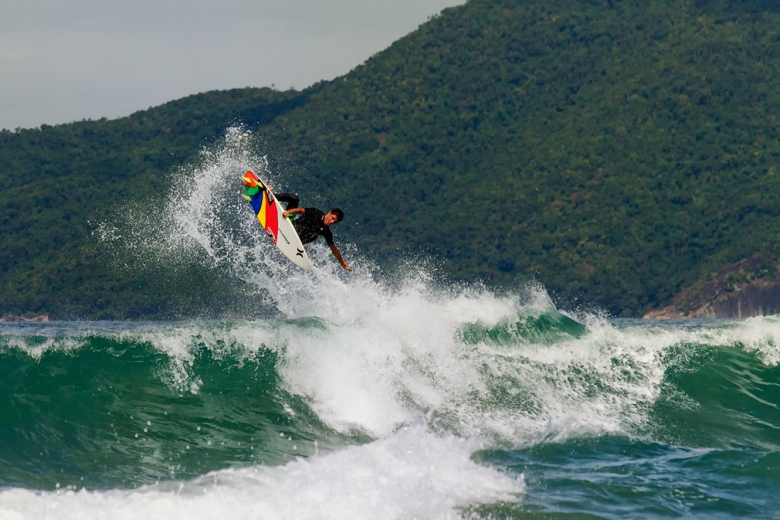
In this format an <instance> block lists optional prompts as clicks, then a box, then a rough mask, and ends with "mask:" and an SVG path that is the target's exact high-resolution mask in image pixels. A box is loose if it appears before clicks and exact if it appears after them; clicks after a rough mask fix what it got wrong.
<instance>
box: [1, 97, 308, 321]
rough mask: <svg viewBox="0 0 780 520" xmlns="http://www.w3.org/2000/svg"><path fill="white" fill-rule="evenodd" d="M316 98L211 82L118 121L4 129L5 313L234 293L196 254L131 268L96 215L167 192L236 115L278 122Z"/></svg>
mask: <svg viewBox="0 0 780 520" xmlns="http://www.w3.org/2000/svg"><path fill="white" fill-rule="evenodd" d="M305 98H306V96H302V95H300V94H299V93H293V92H287V93H280V92H274V91H272V90H270V89H242V90H231V91H227V92H210V93H206V94H200V95H197V96H190V97H187V98H184V99H181V100H179V101H174V102H171V103H167V104H165V105H162V106H160V107H157V108H154V109H150V110H146V111H142V112H138V113H136V114H133V115H132V116H130V117H126V118H122V119H118V120H115V121H105V120H102V121H82V122H78V123H73V124H69V125H58V126H46V125H44V126H42V127H41V128H39V129H33V130H19V131H16V132H9V131H7V130H6V131H2V132H0V207H2V208H3V210H2V219H1V220H0V237H2V240H1V241H0V315H2V314H4V313H12V314H17V315H18V314H28V315H30V314H50V315H52V316H53V317H64V316H66V317H100V318H121V317H144V316H146V317H149V316H166V315H172V314H175V315H182V314H186V313H187V312H188V311H194V310H199V309H201V308H203V307H204V306H203V303H204V301H214V302H220V301H225V302H228V301H229V300H228V299H223V300H221V299H220V298H219V297H218V295H219V294H220V293H224V292H225V291H229V290H230V287H229V284H228V285H226V282H229V280H227V281H226V280H219V279H214V277H213V274H212V275H211V276H203V273H202V272H200V271H199V270H198V267H197V261H196V260H193V262H192V265H191V266H190V268H189V269H178V270H176V271H172V272H158V273H139V272H134V271H133V270H132V269H130V270H128V269H120V268H119V266H118V265H117V261H116V258H114V257H113V256H111V255H108V252H107V251H105V250H103V249H102V248H101V244H100V243H99V240H98V239H97V237H96V236H95V235H94V233H93V232H94V231H95V229H96V227H95V226H96V224H97V223H99V222H100V221H102V220H104V219H107V218H109V217H110V216H111V215H112V214H113V213H112V212H113V211H115V210H116V208H117V207H121V205H122V204H123V203H124V202H125V201H129V200H133V199H137V200H143V199H145V198H149V197H154V196H156V195H157V194H159V193H160V191H161V190H163V189H164V188H165V187H166V186H167V175H166V174H168V173H170V172H171V171H172V169H173V168H174V167H176V166H177V165H179V164H182V162H184V161H186V160H187V159H188V158H190V157H191V156H192V155H193V154H195V153H197V152H198V150H200V148H201V147H203V146H204V145H208V143H209V141H211V140H213V139H215V138H217V137H219V136H220V135H221V133H222V132H223V130H224V128H225V127H226V126H228V125H230V124H233V123H235V122H236V121H244V122H245V123H246V124H252V125H255V126H256V125H259V124H263V123H267V122H269V121H271V120H273V118H275V117H277V116H278V115H279V114H281V113H284V112H285V111H288V110H291V109H293V108H294V107H295V106H297V104H299V103H302V102H304V101H305ZM122 261H123V262H133V261H134V259H133V258H132V256H128V257H127V258H123V259H122ZM174 288H179V289H174ZM215 296H216V297H215ZM219 310H229V309H216V311H219Z"/></svg>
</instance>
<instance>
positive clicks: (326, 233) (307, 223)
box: [276, 193, 333, 246]
mask: <svg viewBox="0 0 780 520" xmlns="http://www.w3.org/2000/svg"><path fill="white" fill-rule="evenodd" d="M276 200H278V201H279V202H284V203H286V204H287V209H288V210H291V209H295V208H297V207H298V196H297V195H293V194H291V193H280V194H278V195H276ZM303 209H304V210H306V213H304V214H303V215H301V214H297V215H295V219H294V220H293V227H294V228H295V231H296V232H297V233H298V236H299V237H300V238H301V242H303V243H304V244H308V243H309V242H314V241H315V240H317V237H318V236H320V235H322V236H323V237H324V238H325V242H327V243H328V245H329V246H332V245H333V233H331V231H330V228H329V227H328V226H326V225H325V222H323V220H322V219H323V218H325V213H323V212H322V211H320V210H318V209H317V208H303Z"/></svg>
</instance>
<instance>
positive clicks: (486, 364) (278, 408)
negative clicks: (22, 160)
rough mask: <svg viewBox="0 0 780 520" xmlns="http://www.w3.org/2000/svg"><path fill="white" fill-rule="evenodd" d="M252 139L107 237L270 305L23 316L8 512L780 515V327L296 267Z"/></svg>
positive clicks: (3, 445)
mask: <svg viewBox="0 0 780 520" xmlns="http://www.w3.org/2000/svg"><path fill="white" fill-rule="evenodd" d="M248 141H249V140H248V139H247V138H246V133H244V132H242V131H241V130H235V131H233V132H232V133H229V134H228V136H227V138H226V139H225V141H224V142H223V143H221V144H219V145H217V146H215V147H213V148H211V149H207V150H204V152H203V154H202V157H201V159H200V161H199V162H198V163H196V164H193V165H191V166H190V169H189V172H188V173H187V175H188V176H189V178H190V179H191V185H190V186H189V189H188V190H187V192H186V193H185V194H181V193H172V194H171V196H170V200H169V204H168V205H167V206H166V205H162V206H161V207H160V211H159V212H158V213H155V212H149V211H142V210H141V209H139V208H140V206H139V207H133V206H129V207H126V208H123V211H122V215H123V219H124V220H122V219H119V218H118V219H117V220H116V221H112V222H107V223H105V225H103V226H102V227H101V228H100V230H99V233H97V238H99V239H100V240H102V241H103V242H104V243H105V244H106V245H108V246H109V247H114V246H115V247H119V246H118V245H117V243H122V244H125V246H126V247H130V248H132V250H133V251H135V252H137V254H138V255H139V258H142V259H143V260H144V262H145V264H146V265H147V267H148V268H149V269H153V268H155V266H159V265H168V266H170V265H171V263H175V259H176V257H178V256H181V255H185V254H187V255H198V257H199V258H201V259H202V260H203V263H204V265H208V266H209V267H210V268H212V269H215V270H220V271H222V272H229V273H232V275H234V276H236V277H237V278H239V279H241V280H242V281H244V282H245V283H246V285H247V287H248V288H249V290H250V291H254V293H255V294H256V298H257V302H258V305H262V306H265V307H266V308H268V309H269V312H267V313H265V314H264V315H265V316H266V317H255V318H252V319H249V318H241V319H239V318H235V317H234V318H232V319H223V320H213V321H198V320H190V321H181V322H164V323H163V322H157V323H150V322H147V323H134V322H53V323H6V324H0V519H2V520H6V519H13V520H17V519H38V518H44V519H71V518H73V519H92V518H95V519H104V518H105V519H108V518H110V519H123V518H128V519H130V518H132V519H135V518H151V519H157V518H159V519H186V520H192V519H199V518H204V519H205V518H209V519H211V518H219V517H224V518H231V519H233V518H236V519H243V518H247V519H249V518H251V519H266V518H267V519H277V518H278V519H367V518H372V519H373V518H377V519H412V518H418V519H451V518H452V519H454V518H615V519H617V518H621V519H622V518H666V517H671V518H779V517H780V496H779V495H780V494H778V490H780V453H779V452H778V447H779V445H780V411H779V410H778V404H780V368H778V362H779V361H780V318H775V317H763V318H752V319H747V320H741V321H736V320H732V321H729V320H713V321H688V322H673V321H643V320H611V319H608V318H606V317H604V316H602V315H600V314H599V312H598V310H597V309H595V310H594V309H591V310H579V311H577V312H566V311H564V310H561V309H557V308H556V307H555V305H554V304H553V302H552V301H551V300H550V298H549V297H548V296H547V294H546V292H545V290H544V288H543V287H542V286H540V285H538V284H533V283H531V284H519V285H518V287H517V288H515V289H513V290H497V289H488V288H485V287H482V286H480V285H478V284H474V285H463V284H455V283H446V282H442V281H441V279H440V278H437V281H434V280H433V278H435V277H433V276H431V274H430V273H431V270H432V269H433V268H432V267H430V266H429V267H427V268H424V269H423V268H420V269H411V268H409V269H403V268H402V269H399V271H398V272H397V273H395V274H394V273H387V272H384V271H383V270H382V269H379V268H378V267H377V266H375V265H373V264H372V263H371V261H370V254H368V252H362V251H358V250H356V249H355V248H352V247H350V246H349V245H348V244H345V243H343V242H339V245H340V246H342V251H343V252H344V254H345V257H346V258H347V259H348V261H349V262H350V263H351V264H352V265H353V266H354V268H355V270H354V272H352V273H347V272H346V271H343V270H341V269H340V267H339V266H338V264H337V263H336V262H335V261H334V260H333V259H332V258H331V257H330V253H329V251H328V250H327V248H326V247H324V245H314V246H313V247H312V248H311V255H310V256H311V257H312V259H313V262H314V263H315V266H316V267H317V269H316V271H315V272H314V273H311V274H310V273H304V272H303V271H297V270H296V271H294V270H290V269H289V268H288V264H287V263H286V261H285V260H284V259H283V258H281V257H280V255H279V254H278V253H277V252H276V251H275V249H273V248H272V247H270V245H269V243H268V241H267V239H266V237H264V236H260V235H259V233H261V232H260V230H259V226H258V225H257V223H256V222H252V219H251V213H250V210H249V208H248V206H246V205H245V203H244V202H243V201H241V199H240V198H239V197H238V193H239V191H240V181H239V175H240V173H243V170H245V169H249V168H251V169H254V170H257V171H260V172H262V173H263V174H264V176H265V177H266V178H268V179H270V180H271V181H272V182H273V183H274V185H278V186H284V185H285V182H286V179H285V177H284V175H281V174H275V173H274V172H269V171H267V167H266V166H265V162H264V160H263V158H262V156H259V155H258V154H257V153H256V152H255V151H253V150H252V149H251V148H250V147H249V145H248V144H247V142H248ZM174 174H177V172H174ZM179 174H181V175H184V174H183V173H180V172H179ZM336 237H337V240H338V231H336ZM423 260H424V259H423ZM421 263H422V264H425V262H424V261H423V262H421Z"/></svg>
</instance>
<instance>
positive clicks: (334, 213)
mask: <svg viewBox="0 0 780 520" xmlns="http://www.w3.org/2000/svg"><path fill="white" fill-rule="evenodd" d="M342 220H344V212H343V211H341V209H339V208H333V209H332V210H330V211H328V212H327V213H325V217H324V218H323V219H322V221H323V222H324V223H325V225H326V226H330V225H332V224H335V223H336V222H341V221H342Z"/></svg>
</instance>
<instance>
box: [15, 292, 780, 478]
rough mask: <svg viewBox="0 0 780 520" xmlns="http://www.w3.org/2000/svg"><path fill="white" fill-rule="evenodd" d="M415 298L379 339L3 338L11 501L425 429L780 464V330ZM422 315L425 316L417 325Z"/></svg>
mask: <svg viewBox="0 0 780 520" xmlns="http://www.w3.org/2000/svg"><path fill="white" fill-rule="evenodd" d="M410 298H413V299H416V298H417V296H415V297H413V296H412V295H411V294H402V295H399V296H398V298H397V299H396V300H394V301H395V304H392V305H391V304H389V305H388V306H387V307H386V308H385V309H384V312H382V313H381V314H382V316H384V318H383V319H378V318H377V319H374V320H371V321H370V322H367V323H366V322H363V321H362V320H360V319H355V320H348V321H345V322H342V323H336V322H334V321H331V320H326V319H322V318H302V319H292V320H260V321H255V322H211V323H197V324H196V323H192V324H167V325H166V324H156V325H152V324H148V325H144V324H140V325H135V326H134V327H135V330H124V331H120V332H110V331H100V330H97V331H96V330H84V331H71V333H70V334H68V335H54V336H47V335H44V334H41V332H43V331H45V329H46V325H35V326H34V327H37V329H36V330H35V331H31V330H30V326H26V327H25V326H22V325H10V324H9V325H5V326H3V328H2V336H0V381H2V384H0V399H2V400H3V402H6V403H8V406H7V407H6V408H5V410H6V411H5V412H4V418H3V424H4V428H3V430H4V432H5V433H4V436H5V437H6V442H4V443H3V445H2V446H0V450H2V455H1V456H0V465H2V467H0V475H2V477H0V485H18V486H32V487H36V488H38V487H42V488H50V487H51V486H52V485H53V484H54V483H55V482H58V481H60V480H62V478H61V475H71V479H72V478H73V477H74V476H76V475H78V478H79V479H82V478H83V479H84V481H86V482H88V483H89V484H90V485H91V486H93V487H114V486H121V487H125V486H130V487H132V486H137V485H144V484H149V483H152V482H156V481H158V480H165V479H172V478H175V479H179V478H195V477H196V476H198V475H202V474H204V473H207V472H209V471H214V470H219V469H224V468H228V467H244V466H246V465H251V464H266V465H272V466H273V465H278V464H284V463H285V462H288V461H289V460H291V459H292V458H294V457H296V456H304V457H307V456H311V455H312V454H313V453H315V452H317V451H320V452H329V451H332V450H338V449H340V448H343V447H344V446H349V445H355V444H363V443H366V442H372V441H374V440H376V439H382V438H388V437H390V436H392V435H393V434H394V433H395V432H397V431H398V429H399V428H402V427H404V426H408V425H410V424H415V422H417V421H419V420H420V417H426V418H427V419H426V420H427V422H428V423H429V425H430V428H431V429H432V430H434V431H440V432H445V433H446V434H448V435H450V434H451V435H457V436H459V437H462V438H471V437H477V438H481V439H484V440H485V441H486V442H488V444H489V445H490V446H494V447H502V446H503V447H511V446H529V445H535V444H540V443H541V444H544V443H550V442H553V443H555V442H562V441H565V440H566V439H568V438H578V437H582V436H585V437H587V436H593V435H602V434H605V433H609V434H618V435H626V436H629V437H632V438H652V439H655V440H657V441H663V442H667V443H670V444H677V445H683V446H688V447H709V448H725V447H729V446H735V445H742V446H755V447H762V448H765V449H776V448H777V447H778V443H777V435H776V432H777V429H778V428H780V419H779V418H778V413H777V406H776V404H774V403H777V402H780V393H779V392H780V390H779V388H780V368H778V366H777V364H776V363H775V362H774V361H773V360H774V359H775V356H776V346H775V345H776V344H775V343H774V339H773V338H774V337H775V336H776V335H777V334H779V333H780V322H779V321H778V320H777V319H774V318H755V319H751V320H748V321H746V322H735V323H722V324H715V325H713V326H711V327H705V328H700V329H696V330H685V329H681V328H677V329H666V328H660V327H648V326H646V325H645V326H633V325H631V326H622V325H621V324H620V323H618V324H617V325H616V324H614V323H610V322H607V321H604V320H601V319H594V321H592V322H590V323H588V324H587V325H579V324H578V323H577V322H576V321H574V320H572V319H571V318H568V317H566V316H564V315H562V314H560V313H559V312H557V311H555V310H554V308H552V307H547V308H544V307H540V306H539V305H538V303H537V304H535V305H531V306H525V307H524V306H521V305H519V304H517V303H516V302H515V303H512V302H510V301H509V300H506V299H503V298H498V299H494V300H493V301H492V303H493V304H494V305H495V307H494V308H493V311H492V314H493V317H492V319H490V320H487V319H486V318H485V317H483V319H482V320H477V321H471V320H472V319H473V318H474V316H473V314H472V313H469V312H465V309H464V307H465V308H476V307H479V308H484V307H485V306H482V305H475V303H476V302H478V301H479V302H482V303H485V302H490V301H491V298H490V296H489V295H488V294H485V293H483V294H479V295H471V296H464V295H460V296H458V297H455V298H454V299H453V300H451V301H443V300H442V299H433V300H429V301H427V302H423V301H421V300H420V301H417V302H416V304H415V305H412V302H411V300H410ZM499 303H500V304H499ZM502 305H504V306H505V307H504V308H503V311H504V312H503V313H496V312H495V311H496V310H497V309H500V308H502ZM421 306H424V307H426V310H425V313H424V314H425V315H426V317H427V319H423V320H420V322H418V323H416V324H412V326H410V321H411V320H412V319H413V317H414V316H415V315H416V314H420V313H421V308H420V307H421ZM488 306H489V305H488ZM410 307H413V308H410ZM436 309H438V310H437V311H436ZM457 309H459V310H460V311H461V312H456V310H457ZM469 316H470V317H469ZM357 318H359V317H357ZM422 322H425V325H426V326H423V323H422ZM399 324H403V325H399ZM60 327H62V325H60ZM36 331H37V332H36ZM31 332H33V334H31ZM738 338H742V340H741V341H740V340H739V339H738ZM749 338H752V340H751V341H748V339H749ZM761 338H763V339H761ZM96 454H101V455H96ZM139 460H143V461H144V462H143V464H141V465H138V463H137V462H138V461H139Z"/></svg>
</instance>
